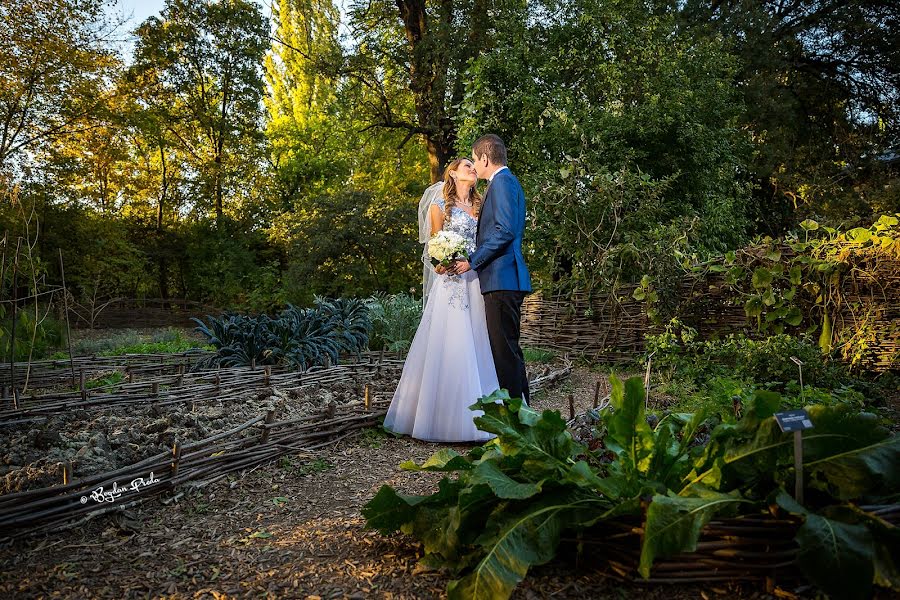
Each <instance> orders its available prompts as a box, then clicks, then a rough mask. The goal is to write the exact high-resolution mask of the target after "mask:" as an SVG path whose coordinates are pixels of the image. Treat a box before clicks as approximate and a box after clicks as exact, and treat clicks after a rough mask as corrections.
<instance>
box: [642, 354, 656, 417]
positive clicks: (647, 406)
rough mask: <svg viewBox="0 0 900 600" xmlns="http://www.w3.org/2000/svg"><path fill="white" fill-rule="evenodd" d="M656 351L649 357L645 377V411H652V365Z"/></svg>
mask: <svg viewBox="0 0 900 600" xmlns="http://www.w3.org/2000/svg"><path fill="white" fill-rule="evenodd" d="M654 354H656V351H653V352H651V353H650V356H648V357H647V373H646V374H645V375H644V410H650V365H652V364H653V355H654Z"/></svg>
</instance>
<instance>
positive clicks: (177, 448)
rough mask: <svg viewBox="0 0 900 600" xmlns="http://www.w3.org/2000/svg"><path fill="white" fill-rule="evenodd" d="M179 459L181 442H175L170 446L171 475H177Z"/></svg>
mask: <svg viewBox="0 0 900 600" xmlns="http://www.w3.org/2000/svg"><path fill="white" fill-rule="evenodd" d="M179 460H181V442H175V445H174V446H172V477H176V476H177V475H178V461H179Z"/></svg>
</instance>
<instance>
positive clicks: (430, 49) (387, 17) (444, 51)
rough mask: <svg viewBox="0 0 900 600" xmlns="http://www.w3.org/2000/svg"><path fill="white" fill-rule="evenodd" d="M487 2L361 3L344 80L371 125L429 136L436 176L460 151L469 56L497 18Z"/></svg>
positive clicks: (354, 11) (482, 45)
mask: <svg viewBox="0 0 900 600" xmlns="http://www.w3.org/2000/svg"><path fill="white" fill-rule="evenodd" d="M488 6H489V5H488V3H487V2H485V1H484V0H442V1H440V2H435V3H429V2H426V1H425V0H396V1H395V2H388V1H386V0H379V1H374V2H361V1H355V2H354V3H352V4H351V7H350V11H349V15H350V19H349V20H350V27H351V29H352V31H353V46H352V49H351V51H350V52H349V53H348V54H347V56H346V57H345V60H344V61H343V63H342V64H341V65H340V66H339V68H338V69H337V70H336V74H339V75H341V76H342V77H344V78H345V80H346V82H347V84H348V86H349V90H348V91H351V90H352V93H353V94H354V95H355V97H356V102H355V103H356V104H357V105H358V106H359V107H360V108H361V109H362V111H361V112H362V119H363V120H364V121H365V122H366V127H367V128H383V129H392V130H397V131H400V132H402V133H403V138H402V140H401V144H400V145H401V147H402V146H403V145H405V144H406V143H407V142H408V141H409V140H410V139H412V138H413V137H414V136H421V137H422V138H423V139H424V141H425V147H426V150H427V152H428V161H429V166H430V170H431V181H432V182H434V181H438V180H439V179H440V177H441V175H442V173H443V168H444V167H445V166H446V164H447V163H448V162H449V161H450V160H451V159H452V158H454V156H455V151H456V140H457V133H456V125H455V121H454V120H455V118H456V116H457V111H458V110H459V107H460V105H461V104H462V100H463V94H464V91H465V77H466V69H467V68H468V65H469V62H470V61H471V60H472V59H474V58H475V57H476V56H478V54H479V53H480V52H482V51H483V50H484V49H486V48H488V47H489V45H490V43H491V36H490V31H491V30H490V23H491V22H492V21H493V19H494V18H495V17H494V16H493V15H492V14H491V13H489V12H488Z"/></svg>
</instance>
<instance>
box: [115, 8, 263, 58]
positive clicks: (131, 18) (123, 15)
mask: <svg viewBox="0 0 900 600" xmlns="http://www.w3.org/2000/svg"><path fill="white" fill-rule="evenodd" d="M255 2H256V3H257V4H259V5H260V6H262V7H263V14H264V15H266V16H269V15H270V14H271V10H270V9H271V6H270V4H271V2H270V0H255ZM164 4H165V0H116V1H115V5H114V6H111V7H110V8H109V9H108V10H107V14H108V15H109V17H110V18H111V19H112V20H113V21H114V22H120V21H122V25H121V27H120V28H119V31H118V32H117V35H116V37H117V38H119V39H121V40H122V41H121V42H120V43H119V44H118V45H119V48H120V49H121V52H122V53H123V55H124V56H125V60H126V61H127V60H130V58H131V50H132V47H133V42H132V41H130V37H131V36H130V35H129V32H130V31H132V30H134V29H135V28H136V27H137V26H138V25H140V24H141V23H143V22H144V21H145V20H146V19H147V17H151V16H153V15H158V14H159V13H160V11H161V10H162V9H163V5H164Z"/></svg>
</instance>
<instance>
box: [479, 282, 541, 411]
mask: <svg viewBox="0 0 900 600" xmlns="http://www.w3.org/2000/svg"><path fill="white" fill-rule="evenodd" d="M525 295H526V292H517V291H507V290H500V291H496V292H487V293H486V294H484V310H485V316H486V318H487V329H488V337H490V340H491V353H492V354H493V355H494V366H495V367H496V369H497V380H498V381H499V382H500V387H501V388H506V389H507V390H508V391H509V395H510V397H512V398H523V399H524V400H525V402H528V400H529V398H530V394H529V393H528V375H527V374H526V373H525V357H524V356H523V355H522V348H520V347H519V325H520V318H521V314H522V301H523V300H524V299H525Z"/></svg>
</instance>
